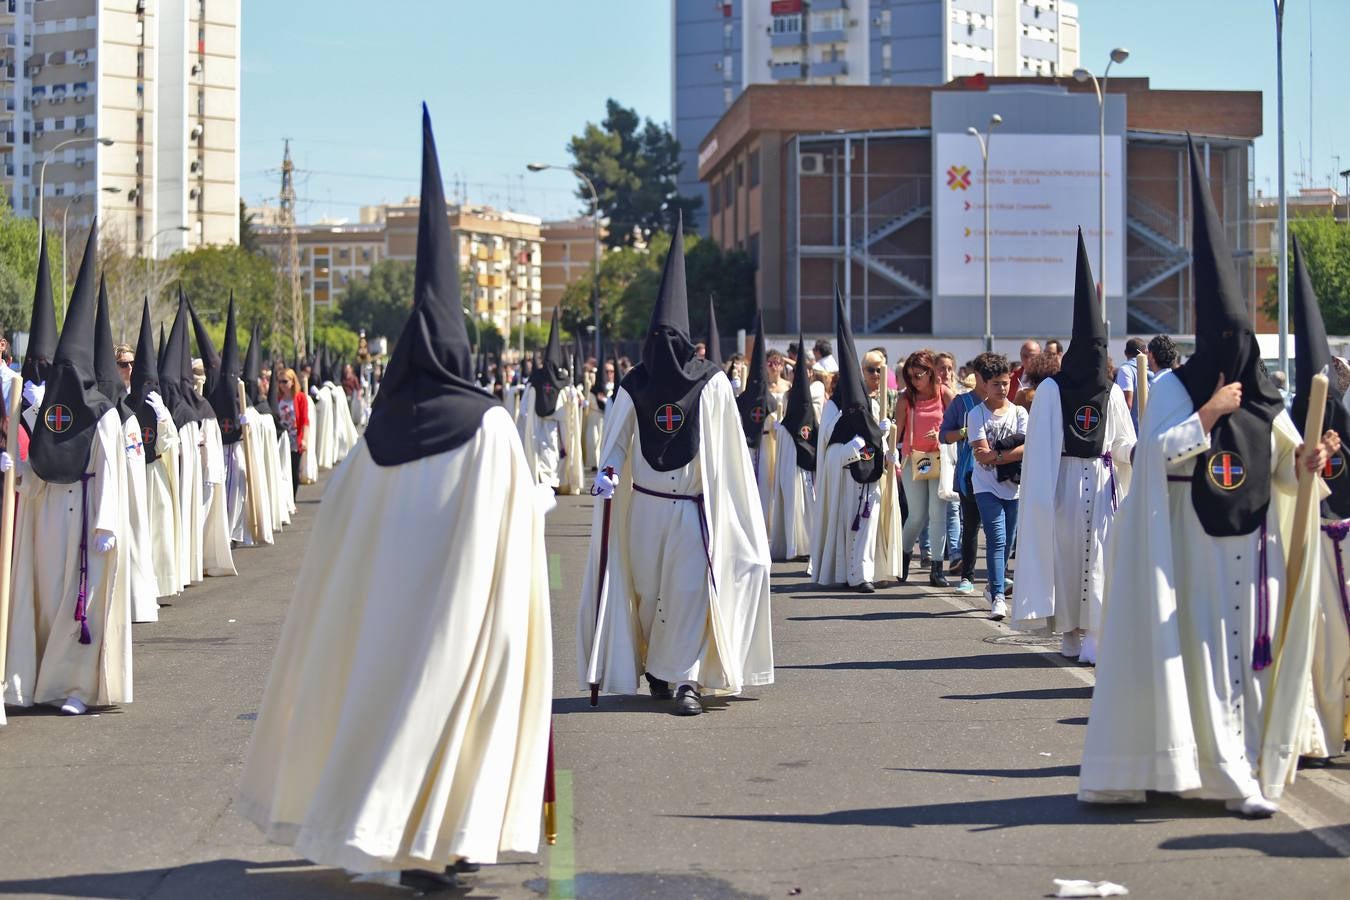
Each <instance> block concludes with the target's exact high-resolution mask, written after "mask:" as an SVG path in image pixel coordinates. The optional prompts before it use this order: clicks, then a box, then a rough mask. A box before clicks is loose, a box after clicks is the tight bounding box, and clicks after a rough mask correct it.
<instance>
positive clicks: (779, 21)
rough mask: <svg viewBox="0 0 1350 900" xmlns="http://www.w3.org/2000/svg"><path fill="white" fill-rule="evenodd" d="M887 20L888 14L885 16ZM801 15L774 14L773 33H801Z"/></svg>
mask: <svg viewBox="0 0 1350 900" xmlns="http://www.w3.org/2000/svg"><path fill="white" fill-rule="evenodd" d="M887 21H889V16H887ZM801 31H802V17H801V14H800V13H798V14H796V15H792V16H774V17H773V33H774V34H801Z"/></svg>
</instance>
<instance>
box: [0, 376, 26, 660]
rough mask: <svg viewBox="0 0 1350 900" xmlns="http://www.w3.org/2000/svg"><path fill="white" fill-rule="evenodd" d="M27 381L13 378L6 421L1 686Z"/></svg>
mask: <svg viewBox="0 0 1350 900" xmlns="http://www.w3.org/2000/svg"><path fill="white" fill-rule="evenodd" d="M22 385H23V382H22V381H20V380H19V379H17V378H16V379H13V380H11V382H10V385H9V410H8V413H9V416H8V418H7V419H6V421H5V448H6V450H7V451H8V452H9V454H10V461H11V462H12V463H13V465H11V466H10V467H9V471H8V472H6V473H5V477H4V482H3V487H2V488H0V490H3V491H4V492H5V493H4V498H3V502H2V503H0V683H3V682H4V678H5V666H6V664H7V662H8V660H7V658H6V657H7V656H8V653H7V651H8V649H9V600H10V597H9V595H10V590H11V588H12V587H13V580H14V579H13V576H14V503H15V497H14V478H15V470H14V467H15V466H17V465H18V464H19V401H20V400H22V399H23V391H22V390H20V388H21V387H22Z"/></svg>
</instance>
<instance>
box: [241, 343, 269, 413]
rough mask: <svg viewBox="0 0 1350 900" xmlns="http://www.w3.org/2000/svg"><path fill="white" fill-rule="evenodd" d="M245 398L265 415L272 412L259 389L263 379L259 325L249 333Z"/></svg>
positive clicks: (245, 364)
mask: <svg viewBox="0 0 1350 900" xmlns="http://www.w3.org/2000/svg"><path fill="white" fill-rule="evenodd" d="M243 377H244V396H245V397H247V398H248V403H249V406H252V407H253V408H254V409H256V410H257V411H258V412H260V413H262V414H263V415H268V414H270V413H271V412H272V410H271V409H270V408H269V407H268V405H267V398H266V397H264V396H263V395H262V391H261V390H260V389H259V388H258V379H259V378H261V377H262V332H261V329H259V328H258V323H257V322H254V323H253V328H251V329H250V330H249V333H248V350H246V351H245V352H244V375H243Z"/></svg>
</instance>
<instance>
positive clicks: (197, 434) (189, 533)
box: [178, 422, 206, 587]
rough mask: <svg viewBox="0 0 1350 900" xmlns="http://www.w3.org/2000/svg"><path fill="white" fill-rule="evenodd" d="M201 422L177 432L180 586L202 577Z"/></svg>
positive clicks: (204, 528)
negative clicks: (180, 529) (180, 531)
mask: <svg viewBox="0 0 1350 900" xmlns="http://www.w3.org/2000/svg"><path fill="white" fill-rule="evenodd" d="M201 444H202V423H201V422H187V423H185V424H184V425H183V427H182V428H179V429H178V506H179V511H178V520H179V524H180V526H181V528H182V533H181V537H180V541H179V570H178V571H179V577H180V579H181V580H182V583H183V587H187V586H188V585H190V584H194V583H196V582H198V581H201V580H202V579H203V578H204V577H205V572H204V571H203V568H202V536H203V535H204V534H205V532H206V503H205V491H204V489H203V466H202V446H201Z"/></svg>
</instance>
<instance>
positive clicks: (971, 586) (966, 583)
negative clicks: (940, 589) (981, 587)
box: [956, 578, 975, 594]
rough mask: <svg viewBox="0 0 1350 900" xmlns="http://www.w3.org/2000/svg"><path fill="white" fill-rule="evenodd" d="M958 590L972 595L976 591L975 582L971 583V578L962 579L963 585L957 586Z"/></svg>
mask: <svg viewBox="0 0 1350 900" xmlns="http://www.w3.org/2000/svg"><path fill="white" fill-rule="evenodd" d="M956 589H957V590H958V591H960V592H961V593H963V594H969V593H972V592H973V591H974V590H975V582H973V581H971V580H970V579H969V578H962V579H961V583H960V584H958V585H957V586H956Z"/></svg>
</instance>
